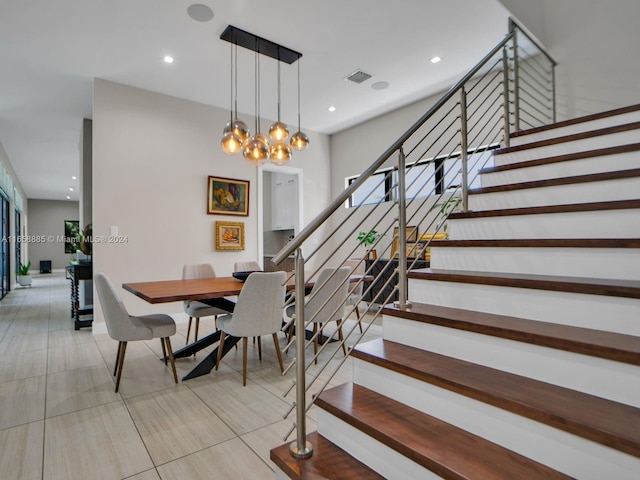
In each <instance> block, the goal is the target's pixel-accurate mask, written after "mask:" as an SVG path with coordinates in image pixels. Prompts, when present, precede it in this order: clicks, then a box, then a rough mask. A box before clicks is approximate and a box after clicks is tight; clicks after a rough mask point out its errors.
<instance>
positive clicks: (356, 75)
mask: <svg viewBox="0 0 640 480" xmlns="http://www.w3.org/2000/svg"><path fill="white" fill-rule="evenodd" d="M371 77H372V75H369V74H368V73H366V72H363V71H362V70H356V71H355V72H353V73H351V74H349V75H347V76H346V77H344V79H345V80H348V81H350V82H353V83H362V82H365V81H367V80H369V79H370V78H371Z"/></svg>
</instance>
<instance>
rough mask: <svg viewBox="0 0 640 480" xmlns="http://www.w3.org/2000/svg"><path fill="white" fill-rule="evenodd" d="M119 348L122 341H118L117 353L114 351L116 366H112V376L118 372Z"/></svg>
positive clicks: (120, 348)
mask: <svg viewBox="0 0 640 480" xmlns="http://www.w3.org/2000/svg"><path fill="white" fill-rule="evenodd" d="M120 350H122V342H118V353H116V366H115V367H113V376H114V377H115V376H116V373H118V362H120Z"/></svg>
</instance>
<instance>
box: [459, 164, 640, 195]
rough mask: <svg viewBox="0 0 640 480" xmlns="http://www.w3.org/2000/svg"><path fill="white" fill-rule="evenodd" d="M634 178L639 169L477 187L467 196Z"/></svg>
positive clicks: (637, 175) (639, 171)
mask: <svg viewBox="0 0 640 480" xmlns="http://www.w3.org/2000/svg"><path fill="white" fill-rule="evenodd" d="M635 177H640V168H633V169H628V170H615V171H609V172H600V173H587V174H584V175H573V176H570V177H557V178H549V179H544V180H532V181H528V182H519V183H508V184H504V185H493V186H490V187H479V188H473V189H470V190H469V195H482V194H485V193H497V192H513V191H518V190H527V189H533V188H547V187H560V186H564V185H576V184H582V183H594V182H606V181H614V180H625V179H629V178H635Z"/></svg>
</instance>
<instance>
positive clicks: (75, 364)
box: [47, 343, 103, 374]
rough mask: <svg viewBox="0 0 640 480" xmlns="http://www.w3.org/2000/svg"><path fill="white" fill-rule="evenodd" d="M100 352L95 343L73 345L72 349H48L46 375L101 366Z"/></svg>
mask: <svg viewBox="0 0 640 480" xmlns="http://www.w3.org/2000/svg"><path fill="white" fill-rule="evenodd" d="M102 363H103V360H102V356H101V355H100V350H98V347H97V346H96V344H95V343H83V344H80V345H74V346H73V348H70V347H61V348H50V349H49V363H48V366H47V367H48V368H47V371H48V373H50V374H51V373H57V372H65V371H68V370H75V369H76V368H86V367H93V366H94V365H102Z"/></svg>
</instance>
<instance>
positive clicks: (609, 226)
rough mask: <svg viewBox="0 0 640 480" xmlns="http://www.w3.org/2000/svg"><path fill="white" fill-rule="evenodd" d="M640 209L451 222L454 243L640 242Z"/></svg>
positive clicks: (450, 233)
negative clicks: (525, 240)
mask: <svg viewBox="0 0 640 480" xmlns="http://www.w3.org/2000/svg"><path fill="white" fill-rule="evenodd" d="M639 218H640V209H626V210H597V211H588V212H566V213H548V214H547V213H545V214H537V215H508V216H503V217H486V218H460V219H455V220H450V221H449V222H448V229H447V232H448V234H449V239H450V240H487V239H522V238H638V237H640V221H638V219H639Z"/></svg>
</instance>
